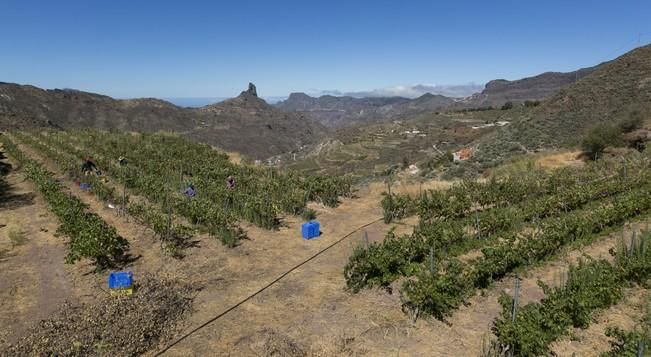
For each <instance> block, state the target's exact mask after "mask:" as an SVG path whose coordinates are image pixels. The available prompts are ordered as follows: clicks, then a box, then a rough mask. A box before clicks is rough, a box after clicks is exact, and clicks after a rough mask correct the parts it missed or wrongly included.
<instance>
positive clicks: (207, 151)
mask: <svg viewBox="0 0 651 357" xmlns="http://www.w3.org/2000/svg"><path fill="white" fill-rule="evenodd" d="M71 135H72V136H73V137H74V138H75V139H76V140H79V142H80V144H81V146H83V147H88V148H92V150H94V151H96V152H99V153H100V154H102V155H105V156H109V157H112V156H117V155H123V154H125V153H128V156H130V157H133V160H132V162H134V165H136V166H138V168H139V169H140V170H141V171H142V172H143V173H145V174H147V175H150V174H151V175H160V174H163V175H165V176H168V177H174V178H178V180H177V179H174V180H172V181H171V182H168V185H171V186H172V188H173V189H178V188H179V186H180V185H181V182H180V181H181V177H183V178H185V179H186V180H191V181H192V183H193V184H194V185H195V187H196V188H197V190H198V192H199V194H200V195H203V196H206V197H208V198H209V199H210V200H212V201H213V202H214V203H215V204H217V205H218V206H219V207H221V208H223V209H224V210H228V212H229V213H231V214H234V215H235V216H236V217H238V218H240V219H244V220H248V221H251V222H252V223H254V224H256V225H260V226H262V227H265V228H274V227H276V226H278V224H279V219H278V217H279V215H280V214H282V213H289V214H297V213H300V212H301V211H302V210H303V209H304V208H305V205H306V203H307V202H308V201H310V200H319V201H322V202H324V203H325V204H328V205H331V206H334V205H336V204H337V199H338V197H339V196H341V195H345V194H348V193H349V192H350V183H349V181H348V180H346V179H342V178H325V177H301V176H298V175H297V174H295V173H292V172H287V173H284V172H279V171H277V170H273V169H259V168H253V167H247V166H241V165H234V164H232V163H230V162H228V160H227V157H226V156H225V155H223V154H219V153H217V152H216V151H215V150H213V149H212V148H210V147H209V146H207V145H201V144H195V143H191V142H189V141H187V140H185V139H183V138H179V137H176V136H172V135H164V134H142V135H124V134H114V133H111V134H110V135H106V134H104V135H102V133H101V132H76V133H72V134H71ZM228 176H233V177H235V178H236V181H237V188H236V189H234V190H230V189H228V188H227V187H226V185H225V180H226V177H228Z"/></svg>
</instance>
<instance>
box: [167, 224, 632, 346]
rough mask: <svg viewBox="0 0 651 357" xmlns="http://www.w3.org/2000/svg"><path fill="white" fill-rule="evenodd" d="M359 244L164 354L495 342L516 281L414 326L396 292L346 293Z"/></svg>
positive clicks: (553, 278) (590, 251) (535, 276)
mask: <svg viewBox="0 0 651 357" xmlns="http://www.w3.org/2000/svg"><path fill="white" fill-rule="evenodd" d="M367 230H368V231H369V235H375V234H380V232H381V231H382V228H381V225H380V224H377V225H374V226H371V227H369V228H368V229H367ZM619 236H620V235H619V233H617V234H612V235H610V236H608V237H606V238H604V239H602V240H600V241H598V242H596V243H594V244H592V245H589V246H587V247H584V248H582V249H578V250H573V251H570V252H568V253H567V254H565V255H563V256H562V257H561V258H559V259H557V260H555V261H553V262H550V263H548V264H544V265H542V266H540V267H536V268H533V269H531V270H529V271H528V272H527V273H526V274H525V275H523V276H521V295H520V296H521V297H520V299H521V302H522V303H523V304H526V303H529V302H533V301H539V300H540V299H541V298H543V297H544V294H543V292H542V289H540V287H539V286H538V285H537V281H538V280H542V281H544V282H545V283H547V284H550V285H554V284H557V283H558V281H559V277H560V276H561V274H562V273H563V272H564V271H565V270H566V269H567V266H568V265H569V263H570V262H575V261H576V260H577V259H579V258H580V257H582V256H584V255H588V256H591V257H595V258H606V259H609V257H610V255H609V253H608V250H609V249H610V248H612V247H613V246H615V244H616V242H617V240H618V239H619ZM353 244H354V243H352V242H351V243H349V244H342V245H340V246H337V247H336V248H335V249H333V250H332V251H330V252H328V254H326V255H324V256H321V257H319V258H317V259H316V260H315V261H313V262H312V263H311V264H309V265H307V266H305V267H304V268H302V269H300V270H299V271H296V272H294V273H293V274H291V275H289V276H288V277H287V278H286V279H284V280H281V281H280V282H279V283H278V284H276V285H275V286H274V287H272V288H271V289H269V290H267V291H266V292H264V293H263V294H261V295H259V296H257V297H256V298H254V299H253V300H252V301H250V302H249V303H247V304H244V305H242V306H241V307H240V308H239V309H236V310H234V311H232V312H231V313H230V314H228V315H226V316H224V317H223V318H221V319H220V320H218V321H216V322H214V323H213V324H211V325H209V326H208V327H206V328H205V329H203V330H201V331H199V332H197V333H196V334H194V335H192V336H191V337H189V338H187V339H186V340H184V341H182V342H181V343H180V344H178V345H177V346H175V347H174V348H173V349H171V350H170V351H168V352H167V354H166V355H171V356H188V355H191V356H202V355H216V356H241V355H251V356H260V355H270V354H268V353H269V351H268V350H265V348H268V346H269V345H270V344H271V345H274V343H276V344H278V341H275V340H273V339H277V340H280V341H285V343H284V344H281V345H283V346H287V345H289V346H292V347H295V348H296V347H297V348H299V349H300V350H301V351H303V352H305V353H306V354H307V355H314V356H330V355H367V356H398V355H400V356H459V355H463V356H473V355H478V354H479V351H480V348H481V343H482V340H483V339H485V338H486V337H488V336H489V334H490V328H491V326H492V322H493V320H494V319H495V318H496V317H497V316H498V315H499V313H500V312H501V307H500V306H499V304H498V303H497V298H498V296H499V295H500V293H501V292H506V293H511V287H512V286H513V278H507V279H504V280H503V281H500V282H498V283H496V284H495V285H494V286H493V287H492V288H490V289H488V290H486V291H484V292H483V293H478V294H477V295H476V296H474V297H473V298H471V299H470V300H469V305H468V306H464V307H462V308H460V309H459V310H458V311H456V312H455V313H454V315H453V316H452V317H451V318H450V319H449V320H448V321H446V322H441V321H437V320H434V319H422V320H419V321H417V322H416V323H415V324H414V323H412V321H410V320H409V319H408V317H407V316H406V315H405V314H403V313H402V311H401V309H400V299H399V296H397V293H394V294H393V295H392V294H389V293H387V292H385V291H382V290H375V289H372V290H364V291H362V292H361V293H359V294H355V295H353V294H350V293H348V292H346V291H344V289H343V287H344V285H345V282H344V279H343V276H342V268H343V265H345V263H346V261H347V257H348V255H349V254H350V251H351V249H352V245H353ZM196 316H197V314H195V317H196ZM270 331H272V332H273V333H272V334H270V333H269V332H270ZM270 339H271V341H270ZM287 341H290V342H291V343H289V342H287ZM601 347H604V346H601ZM289 355H292V354H289ZM294 355H300V354H294Z"/></svg>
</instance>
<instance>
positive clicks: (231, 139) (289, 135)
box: [0, 83, 327, 158]
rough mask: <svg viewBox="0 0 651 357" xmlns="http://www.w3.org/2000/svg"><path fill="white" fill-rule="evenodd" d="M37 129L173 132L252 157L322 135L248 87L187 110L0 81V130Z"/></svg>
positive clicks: (160, 103)
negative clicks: (213, 102)
mask: <svg viewBox="0 0 651 357" xmlns="http://www.w3.org/2000/svg"><path fill="white" fill-rule="evenodd" d="M39 126H56V127H61V128H83V127H92V128H101V129H119V130H128V131H142V132H152V131H158V130H166V131H174V132H178V133H180V134H183V135H186V136H189V137H191V138H195V139H198V140H200V141H202V142H205V143H208V144H211V145H215V146H217V147H220V148H222V149H224V150H229V151H239V152H241V153H243V154H245V155H247V156H250V157H253V158H266V157H269V156H273V155H277V154H280V153H283V152H286V151H290V150H293V149H295V148H298V147H300V146H301V145H305V144H310V143H316V142H317V141H318V140H320V139H321V138H322V137H323V136H324V135H326V134H327V129H325V128H324V127H323V126H321V125H319V124H318V123H315V122H313V121H311V120H309V119H307V118H305V117H303V116H301V115H300V114H296V113H283V112H281V111H279V110H278V109H275V108H273V107H272V106H270V105H268V104H267V103H266V102H264V101H263V100H262V99H260V98H258V97H257V93H256V92H255V86H253V85H250V88H249V90H247V91H245V92H242V94H241V95H240V96H239V97H237V98H234V99H231V100H228V101H225V102H223V103H219V104H215V105H210V106H207V107H204V108H199V109H192V108H179V107H177V106H175V105H173V104H171V103H168V102H165V101H162V100H158V99H128V100H116V99H113V98H111V97H108V96H104V95H99V94H94V93H87V92H82V91H76V90H59V89H55V90H43V89H40V88H36V87H33V86H23V85H18V84H9V83H0V130H2V129H8V128H24V127H39ZM245 144H246V145H245Z"/></svg>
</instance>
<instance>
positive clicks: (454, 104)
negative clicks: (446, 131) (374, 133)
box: [276, 66, 599, 128]
mask: <svg viewBox="0 0 651 357" xmlns="http://www.w3.org/2000/svg"><path fill="white" fill-rule="evenodd" d="M597 68H599V66H595V67H590V68H583V69H579V70H578V71H573V72H567V73H562V72H547V73H543V74H540V75H537V76H534V77H528V78H523V79H519V80H515V81H507V80H504V79H497V80H493V81H490V82H488V83H487V84H486V86H485V88H484V90H483V91H482V92H481V93H477V94H473V95H472V96H470V97H467V98H463V99H460V98H450V97H445V96H442V95H433V94H430V93H426V94H424V95H422V96H420V97H418V98H415V99H408V98H402V97H372V98H353V97H335V96H331V95H325V96H321V97H318V98H314V97H310V96H309V95H307V94H305V93H292V94H291V95H290V96H289V98H287V100H284V101H281V102H279V103H277V104H276V107H277V108H280V109H282V110H285V111H292V112H299V113H303V114H305V115H306V116H308V117H310V118H312V119H314V120H316V121H318V122H320V123H321V124H323V125H325V126H327V127H331V128H343V127H348V126H355V125H360V124H374V123H382V122H390V121H392V120H405V119H409V118H410V117H411V116H414V115H417V114H421V113H427V112H437V111H444V110H459V109H469V108H486V107H500V106H501V105H503V104H504V103H506V102H509V101H510V102H515V103H521V102H524V101H527V100H531V101H534V100H542V99H545V98H548V97H551V96H552V95H554V94H556V93H558V91H559V90H561V89H562V88H565V87H567V86H569V85H571V84H573V83H574V82H575V81H576V80H578V79H581V78H583V77H585V76H587V75H589V74H590V73H592V72H594V70H595V69H597Z"/></svg>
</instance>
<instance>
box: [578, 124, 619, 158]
mask: <svg viewBox="0 0 651 357" xmlns="http://www.w3.org/2000/svg"><path fill="white" fill-rule="evenodd" d="M620 140H621V130H620V129H619V127H616V126H613V125H610V124H606V123H602V124H599V125H597V126H595V127H594V128H592V129H591V130H590V132H589V133H588V135H586V136H585V138H584V139H583V142H582V143H581V146H582V147H583V150H584V151H586V152H588V153H589V154H590V157H592V159H593V160H596V159H597V157H598V155H599V154H601V153H603V152H604V149H606V147H608V146H614V145H617V144H619V142H620Z"/></svg>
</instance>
